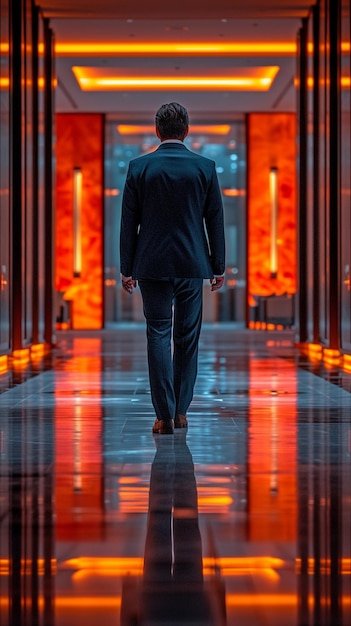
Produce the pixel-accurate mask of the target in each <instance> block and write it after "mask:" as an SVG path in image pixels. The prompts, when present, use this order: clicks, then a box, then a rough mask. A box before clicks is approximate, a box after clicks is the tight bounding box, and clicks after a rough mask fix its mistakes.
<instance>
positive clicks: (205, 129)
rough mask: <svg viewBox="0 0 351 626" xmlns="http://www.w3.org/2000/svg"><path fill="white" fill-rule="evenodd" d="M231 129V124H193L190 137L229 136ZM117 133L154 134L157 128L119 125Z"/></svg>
mask: <svg viewBox="0 0 351 626" xmlns="http://www.w3.org/2000/svg"><path fill="white" fill-rule="evenodd" d="M230 129H231V126H230V124H208V125H202V124H194V125H193V124H191V125H190V126H189V135H193V134H202V133H204V134H206V135H228V133H229V132H230ZM117 131H118V132H119V134H120V135H142V134H148V133H153V134H154V133H155V126H152V125H151V124H139V125H138V124H118V125H117Z"/></svg>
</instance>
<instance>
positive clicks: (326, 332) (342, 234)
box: [299, 0, 351, 353]
mask: <svg viewBox="0 0 351 626" xmlns="http://www.w3.org/2000/svg"><path fill="white" fill-rule="evenodd" d="M350 29H351V26H350V0H335V1H334V0H333V2H331V1H330V0H320V1H319V2H317V3H316V4H315V5H314V6H313V7H312V9H311V11H310V14H309V16H308V18H307V19H306V20H304V21H303V27H302V29H301V33H300V41H306V42H307V45H306V46H305V47H303V46H302V48H301V49H300V68H301V69H302V72H301V77H302V79H301V81H300V84H299V111H300V118H301V119H303V117H304V112H305V113H306V115H305V117H306V119H307V120H308V125H306V129H305V130H304V128H303V127H301V126H300V138H299V140H300V155H299V156H300V168H299V178H300V206H299V214H300V224H299V238H300V239H299V243H300V245H299V264H300V279H301V277H303V276H304V275H306V276H308V289H309V294H308V295H307V294H306V297H305V298H303V297H302V293H301V280H300V304H301V306H300V311H299V330H300V341H302V342H313V343H320V344H321V346H323V347H325V348H327V349H328V348H331V349H332V350H336V351H341V352H346V353H350V352H351V280H350V267H351V217H350V214H351V193H350V189H351V157H350V155H351V125H350V121H351V95H350V93H351V92H350V87H351V85H350V76H351V57H350V38H351V32H350ZM305 107H306V109H305ZM304 144H305V145H307V147H308V149H307V150H306V154H304V150H303V149H301V146H304ZM305 182H306V193H305V194H304V193H301V189H302V190H303V189H304V184H305ZM304 224H306V240H304V238H303V233H304V230H303V228H304Z"/></svg>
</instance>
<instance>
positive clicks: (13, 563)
mask: <svg viewBox="0 0 351 626" xmlns="http://www.w3.org/2000/svg"><path fill="white" fill-rule="evenodd" d="M350 391H351V374H348V373H346V372H342V371H340V370H338V369H337V368H334V369H332V368H327V367H325V366H324V365H323V363H317V364H316V363H312V362H309V360H308V359H307V357H305V356H303V355H301V353H300V352H299V351H298V350H297V348H296V347H295V345H294V335H293V332H292V331H282V332H278V331H272V332H265V331H263V332H261V331H247V330H245V329H242V328H238V327H237V326H234V325H230V324H226V325H217V326H212V325H207V324H205V325H204V327H203V330H202V335H201V340H200V352H199V374H198V379H197V383H196V387H195V394H194V399H193V402H192V404H191V407H190V410H189V413H188V422H189V428H188V430H187V431H181V432H179V431H176V432H175V434H174V435H163V436H153V435H152V432H151V427H152V424H153V421H154V419H155V416H154V412H153V408H152V405H151V397H150V391H149V384H148V373H147V357H146V340H145V328H144V325H143V324H132V325H128V324H125V325H116V327H114V328H109V329H107V330H104V331H100V332H93V331H91V332H83V331H81V332H73V331H71V332H60V333H58V337H57V346H56V347H55V349H54V350H53V352H52V353H51V354H50V355H48V356H47V357H45V359H43V360H42V361H41V362H38V363H36V364H35V365H33V364H31V365H28V366H27V367H23V368H22V369H21V370H20V371H11V372H7V373H5V374H3V375H1V376H0V505H1V507H0V525H1V526H0V530H1V534H0V624H1V626H81V625H82V624H84V626H102V625H103V626H136V625H140V626H156V625H157V626H161V625H162V626H195V625H196V626H225V625H226V626H319V625H320V626H349V625H350V624H351V531H350V529H351V393H350Z"/></svg>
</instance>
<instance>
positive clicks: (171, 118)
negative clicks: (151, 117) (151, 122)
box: [155, 102, 189, 140]
mask: <svg viewBox="0 0 351 626" xmlns="http://www.w3.org/2000/svg"><path fill="white" fill-rule="evenodd" d="M155 122H156V128H157V129H158V132H159V133H160V136H161V138H162V139H181V140H183V139H184V137H185V135H186V131H187V128H188V126H189V115H188V111H187V110H186V108H185V107H183V106H182V105H181V104H178V102H170V103H169V104H163V105H162V106H161V107H160V108H159V110H158V111H157V113H156V116H155Z"/></svg>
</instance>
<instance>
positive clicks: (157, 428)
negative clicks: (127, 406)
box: [152, 418, 174, 435]
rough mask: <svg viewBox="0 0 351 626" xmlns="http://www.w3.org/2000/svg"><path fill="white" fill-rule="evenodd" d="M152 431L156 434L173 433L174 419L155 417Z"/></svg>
mask: <svg viewBox="0 0 351 626" xmlns="http://www.w3.org/2000/svg"><path fill="white" fill-rule="evenodd" d="M152 432H153V433H155V434H157V435H173V432H174V421H173V420H167V421H166V420H159V419H157V418H156V420H155V423H154V425H153V427H152Z"/></svg>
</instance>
